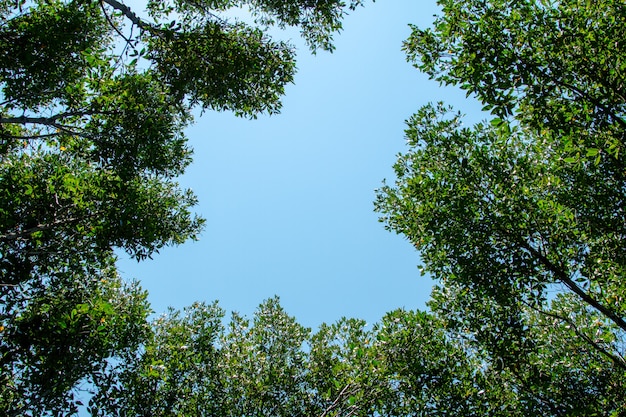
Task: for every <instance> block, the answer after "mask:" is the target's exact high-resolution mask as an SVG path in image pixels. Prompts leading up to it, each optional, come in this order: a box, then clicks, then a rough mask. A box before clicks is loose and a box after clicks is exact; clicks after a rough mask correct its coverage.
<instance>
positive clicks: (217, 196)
mask: <svg viewBox="0 0 626 417" xmlns="http://www.w3.org/2000/svg"><path fill="white" fill-rule="evenodd" d="M436 12H437V9H436V6H435V2H434V1H416V0H388V1H383V0H379V1H378V2H376V3H368V4H367V5H366V7H364V8H360V9H358V10H356V11H355V12H353V13H352V14H351V15H350V16H348V18H347V19H346V21H345V22H344V31H343V32H342V33H341V34H339V35H337V36H336V38H335V41H336V42H335V44H336V47H337V49H336V51H335V52H334V53H333V54H328V53H324V52H320V53H318V54H317V55H316V56H312V55H310V54H309V52H308V50H307V49H306V47H304V46H303V44H302V42H301V41H300V40H299V39H297V38H294V39H292V41H293V43H294V44H296V45H297V46H298V73H297V75H296V79H295V84H294V85H290V86H289V87H288V88H287V92H286V96H285V97H284V99H283V110H282V113H281V114H279V115H275V116H271V117H266V116H261V117H259V118H258V119H257V120H246V119H241V118H237V117H234V116H233V115H232V114H228V113H215V112H207V113H205V114H203V115H202V116H199V117H198V118H197V120H196V123H195V124H194V125H193V126H192V127H191V128H189V129H188V132H187V134H188V137H189V139H190V143H191V145H192V146H193V148H194V150H195V153H194V163H193V165H192V166H191V167H190V168H189V169H188V172H187V174H186V175H185V176H184V177H182V178H181V179H180V182H181V184H183V185H184V186H186V187H189V188H192V189H193V190H194V192H195V193H196V194H197V195H198V197H199V199H200V204H199V206H198V207H197V212H198V213H199V214H201V215H202V216H203V217H205V218H206V219H207V224H206V229H205V231H204V233H203V234H202V236H201V237H200V240H199V241H198V242H190V243H187V244H185V245H182V246H178V247H171V248H166V249H164V250H162V251H161V253H160V254H158V255H156V256H155V258H154V260H152V261H150V260H148V261H144V262H142V263H139V264H137V263H136V262H134V261H131V260H127V259H125V258H124V256H123V255H122V259H121V260H120V262H119V266H120V269H121V271H122V274H123V276H124V277H125V278H128V279H138V280H140V281H141V284H142V286H143V287H144V288H146V289H147V290H148V291H149V294H150V297H149V299H150V301H151V303H152V306H153V309H154V310H155V311H156V312H157V313H161V312H164V311H165V309H166V307H167V306H173V307H175V308H182V307H184V306H186V305H190V304H191V303H193V302H194V301H213V300H219V301H220V305H221V306H222V307H223V308H225V309H226V310H227V311H228V312H230V311H239V312H240V313H242V314H246V315H251V314H252V312H253V311H254V309H255V308H256V307H257V306H258V304H259V303H261V302H262V301H263V300H264V299H266V298H268V297H272V296H274V295H278V296H280V298H281V302H282V305H283V307H284V308H285V309H286V310H287V312H288V313H289V314H291V315H294V316H295V317H296V318H297V319H298V321H299V322H300V323H302V324H304V325H306V326H310V327H313V328H316V327H317V326H318V325H319V324H321V323H322V322H334V321H336V320H337V319H339V318H340V317H342V316H346V317H357V318H362V319H365V320H366V321H368V323H373V322H375V321H378V320H379V319H380V318H381V317H382V316H383V315H384V313H385V312H387V311H390V310H393V309H395V308H399V307H405V308H407V309H415V308H424V306H425V305H424V303H425V301H426V300H427V299H428V297H429V294H430V288H431V284H432V283H431V282H430V281H429V280H428V279H427V278H425V277H420V275H419V271H418V269H417V265H418V264H419V262H420V260H419V255H418V253H417V252H416V251H415V250H414V248H413V247H412V246H411V245H410V244H409V243H408V242H407V241H406V240H405V239H404V238H403V237H402V236H398V235H395V234H392V233H390V232H387V231H386V230H384V227H383V225H382V224H381V223H379V222H378V221H377V215H376V213H374V212H373V203H372V202H373V200H374V196H375V192H374V190H375V189H376V188H377V187H379V186H380V185H381V182H382V180H383V179H384V178H387V180H388V181H389V182H392V181H393V179H394V175H393V170H392V165H393V163H394V161H395V159H396V155H397V154H398V152H403V151H405V150H406V146H405V144H406V141H405V139H404V134H403V131H404V127H405V126H404V120H406V119H407V118H408V117H409V116H410V115H411V114H412V113H414V112H415V111H416V110H417V109H418V108H419V107H420V106H421V105H423V104H425V103H427V102H429V101H439V100H444V101H446V102H447V103H449V104H454V105H456V106H457V107H458V108H459V109H460V110H463V111H465V112H469V110H470V109H473V110H474V112H475V113H477V112H476V109H477V106H476V105H475V104H473V103H470V102H468V101H466V100H465V94H464V93H463V92H461V91H457V90H454V89H448V88H446V89H443V88H441V87H440V86H439V85H438V83H436V82H433V81H429V80H428V79H427V77H425V76H424V75H422V74H420V73H419V72H418V71H417V70H416V69H414V68H413V67H412V66H411V65H410V64H408V63H406V60H405V57H404V54H403V53H402V51H401V45H402V41H403V40H404V39H405V38H406V37H407V36H408V35H409V33H410V29H409V27H408V24H409V23H413V24H417V25H419V26H422V27H425V26H428V25H430V24H431V23H432V21H433V14H435V13H436ZM292 35H293V34H291V35H290V36H292Z"/></svg>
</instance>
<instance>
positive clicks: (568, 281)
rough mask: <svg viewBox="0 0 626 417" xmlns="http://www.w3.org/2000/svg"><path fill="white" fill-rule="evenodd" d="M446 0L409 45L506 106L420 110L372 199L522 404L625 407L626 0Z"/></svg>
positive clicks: (439, 72)
mask: <svg viewBox="0 0 626 417" xmlns="http://www.w3.org/2000/svg"><path fill="white" fill-rule="evenodd" d="M440 4H441V6H442V11H443V14H442V16H441V17H439V18H437V20H436V22H435V24H434V26H433V27H432V28H430V29H424V30H422V29H419V28H417V27H414V28H413V34H412V35H411V37H410V38H409V39H408V40H407V42H406V43H405V46H404V47H405V51H406V52H407V54H408V58H409V60H410V61H412V62H413V63H414V64H415V66H416V67H418V68H419V69H421V70H422V71H424V72H426V73H427V74H428V75H430V76H431V77H432V78H434V79H435V80H437V81H439V82H441V83H444V84H449V85H456V86H459V87H461V88H462V89H464V90H466V91H467V93H468V95H473V96H475V97H476V98H477V99H478V100H480V101H481V102H482V103H483V106H484V110H488V111H490V112H491V113H492V115H493V117H494V118H493V119H492V120H491V121H489V122H488V123H486V122H485V123H480V124H477V125H475V126H473V127H464V126H463V124H462V118H461V116H460V115H459V114H454V113H452V111H451V109H449V108H446V107H445V106H444V105H442V104H438V105H428V106H425V107H423V108H422V109H420V111H419V112H418V113H417V114H416V115H414V116H413V117H412V118H411V119H410V120H409V121H408V122H407V124H408V128H407V130H406V134H407V138H408V143H409V147H410V150H409V151H408V152H407V153H406V154H403V155H400V156H399V158H398V162H397V163H396V165H395V170H396V175H397V180H396V182H395V184H393V185H386V184H385V185H384V186H383V187H382V188H381V189H380V190H379V193H378V198H377V201H376V209H377V210H378V211H379V212H380V213H382V217H381V220H382V221H383V222H385V223H386V225H387V227H388V228H389V229H391V230H393V231H396V232H397V233H401V234H403V235H404V236H406V237H407V238H408V239H409V240H410V242H411V243H412V244H413V245H414V246H415V247H416V248H417V249H418V250H419V252H420V254H421V256H422V258H423V261H424V266H425V270H426V271H427V272H429V273H430V274H432V276H433V277H434V278H435V279H437V280H438V281H439V286H438V287H437V288H436V289H435V291H434V293H433V301H432V302H431V309H432V310H433V311H434V312H436V313H437V315H439V316H440V317H442V319H443V323H444V326H445V328H446V329H448V330H449V331H450V332H451V333H452V334H457V335H458V337H461V338H463V339H464V340H466V342H467V343H468V345H469V346H470V347H471V351H473V352H477V354H479V358H481V362H482V363H483V364H484V366H488V367H492V368H493V369H494V370H496V371H497V372H498V373H499V377H500V378H502V379H503V380H504V381H505V382H506V383H507V384H508V385H509V386H511V387H512V388H511V389H512V391H510V392H508V393H507V394H506V395H507V396H509V398H511V399H512V402H511V404H514V405H515V407H514V408H515V409H516V410H517V412H519V413H520V415H611V413H613V414H615V415H620V413H623V412H624V408H623V401H622V399H623V388H624V387H623V384H622V382H621V381H622V380H623V378H624V372H625V371H626V361H625V360H624V355H625V354H626V352H625V350H624V348H625V346H626V345H625V342H626V339H625V337H626V310H625V309H626V303H625V302H624V291H626V287H625V286H624V283H623V282H624V279H623V278H624V276H625V273H626V269H625V268H626V262H625V261H626V259H625V258H624V246H625V244H626V241H625V240H624V236H626V234H625V233H624V232H625V231H626V230H624V224H623V221H622V220H623V216H622V206H623V204H624V201H626V195H624V193H623V191H624V189H625V187H624V186H625V183H624V179H625V177H624V166H625V165H624V162H625V161H624V159H623V152H621V147H622V145H623V140H624V135H625V128H626V122H625V120H626V115H625V113H624V110H625V109H624V102H625V100H624V96H623V77H622V74H623V71H624V69H625V67H624V62H626V61H625V60H624V45H623V43H622V39H624V35H625V33H624V28H626V25H625V21H624V16H626V9H625V6H624V3H623V2H618V1H598V2H584V1H577V0H572V1H568V0H566V1H559V2H546V1H535V0H520V1H513V2H511V1H499V0H489V1H475V0H463V1H460V2H459V1H447V0H444V1H441V2H440ZM507 410H508V408H507ZM488 414H491V412H490V413H488Z"/></svg>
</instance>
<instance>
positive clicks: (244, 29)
mask: <svg viewBox="0 0 626 417" xmlns="http://www.w3.org/2000/svg"><path fill="white" fill-rule="evenodd" d="M134 4H136V3H133V6H132V7H134ZM360 4H361V1H360V0H354V1H351V2H350V3H349V4H346V3H344V2H342V1H338V0H331V1H315V2H311V1H302V0H294V1H269V0H248V1H230V0H227V1H204V0H200V1H193V0H189V1H187V0H172V1H148V2H147V3H145V4H142V5H141V6H142V7H145V10H144V11H141V12H135V11H134V10H133V9H131V4H130V3H126V2H124V1H118V0H99V1H85V0H53V1H48V0H45V1H44V0H35V1H26V0H18V1H8V0H0V364H1V376H0V380H1V385H2V388H0V390H1V393H2V395H1V397H2V399H1V400H0V410H1V411H0V413H1V414H3V415H43V414H45V413H52V414H65V413H71V412H72V411H73V410H75V409H76V405H77V401H78V400H76V399H74V396H73V392H74V389H75V388H76V387H77V386H78V384H80V383H81V381H83V380H85V378H87V380H89V379H91V380H93V379H94V378H96V377H98V375H100V374H101V371H102V368H103V367H106V366H105V365H106V363H107V360H109V359H110V358H114V357H117V356H119V355H121V354H122V353H123V352H124V350H125V349H129V350H131V351H132V350H135V349H136V348H138V346H140V345H141V340H142V338H143V336H142V335H143V332H144V330H145V327H146V326H147V324H146V322H145V320H146V317H147V316H148V314H150V308H149V305H148V303H147V302H146V300H145V295H144V294H143V292H142V291H141V290H140V289H139V288H137V286H134V285H127V284H124V283H123V281H122V280H121V278H120V277H119V276H118V274H117V272H116V270H115V252H114V251H115V250H123V251H126V252H127V253H128V254H129V255H131V256H133V257H134V258H136V259H137V260H142V259H144V258H146V257H150V256H152V254H154V253H155V252H158V250H159V249H160V248H162V247H163V246H165V245H172V244H180V243H182V242H184V241H186V240H188V239H195V238H197V236H198V234H199V233H200V231H201V229H202V225H203V219H201V218H199V217H197V216H195V215H194V214H193V212H192V211H193V206H194V205H195V204H196V197H195V196H194V195H193V193H192V192H191V191H190V190H186V189H183V188H181V187H180V186H179V185H178V184H177V182H176V177H177V176H179V175H180V174H182V173H183V172H184V170H185V168H186V167H187V166H188V164H189V163H190V161H191V154H192V150H191V149H190V147H189V146H188V145H187V140H186V137H185V135H184V129H185V127H186V126H188V125H189V123H190V122H191V121H192V117H191V111H192V109H193V108H194V107H199V108H200V109H202V110H220V111H221V110H228V111H233V112H235V113H236V114H238V115H241V116H246V117H254V115H256V114H258V113H260V112H265V113H270V114H271V113H277V112H278V111H279V110H280V97H281V95H282V94H283V93H284V87H285V85H286V84H288V83H290V82H292V81H293V75H294V72H295V62H294V50H293V48H292V46H290V45H289V44H287V43H285V42H281V41H277V40H273V39H272V38H271V37H270V36H269V35H268V29H269V28H270V27H271V26H278V27H286V26H297V27H299V28H300V30H301V31H302V35H303V37H304V39H305V40H306V41H307V43H308V44H309V46H310V47H311V49H312V50H313V51H315V50H316V49H323V50H332V36H333V34H334V33H336V32H337V31H339V30H340V29H341V20H342V18H343V17H344V16H345V14H346V13H347V12H348V11H349V10H351V9H354V8H356V7H357V6H359V5H360ZM232 8H247V9H249V10H250V12H251V16H252V17H253V18H254V22H252V23H249V24H247V23H244V22H242V21H237V20H234V19H229V18H228V16H229V13H228V12H229V10H231V9H232ZM130 335H132V336H130ZM85 340H88V342H85ZM67 358H71V360H68V359H67ZM92 382H93V381H92Z"/></svg>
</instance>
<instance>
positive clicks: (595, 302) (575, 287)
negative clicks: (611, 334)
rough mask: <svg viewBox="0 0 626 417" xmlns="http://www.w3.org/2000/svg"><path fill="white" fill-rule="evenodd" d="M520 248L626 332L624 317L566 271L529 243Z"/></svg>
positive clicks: (522, 243) (522, 244)
mask: <svg viewBox="0 0 626 417" xmlns="http://www.w3.org/2000/svg"><path fill="white" fill-rule="evenodd" d="M520 246H521V247H522V248H524V249H526V250H527V251H528V252H530V254H531V255H532V256H534V257H535V258H537V259H538V260H539V261H540V262H541V263H542V264H543V265H544V266H545V267H546V268H547V269H548V271H550V272H552V273H553V274H554V276H555V277H556V278H557V279H558V280H559V281H560V282H562V283H563V284H565V286H566V287H567V288H569V289H570V290H571V291H572V292H573V293H574V294H576V295H578V296H579V297H580V298H581V299H582V300H583V301H584V302H585V303H587V304H588V305H590V306H591V307H593V308H594V309H596V310H597V311H599V312H600V313H602V314H603V315H604V316H605V317H607V318H608V319H609V320H611V321H612V322H613V323H615V324H616V325H617V326H618V327H619V328H620V329H622V330H624V331H626V321H624V319H623V318H622V317H620V316H619V315H617V314H616V313H615V312H613V311H611V310H609V309H608V308H607V307H605V306H604V305H602V304H601V303H600V302H599V301H598V300H596V299H595V298H593V297H592V296H590V295H589V294H587V293H586V292H585V291H584V290H583V289H582V288H580V287H579V286H578V285H577V284H576V283H575V282H574V281H573V280H572V279H571V278H570V277H569V276H568V274H567V273H566V272H565V271H563V269H561V268H559V267H558V266H557V265H555V264H554V263H553V262H552V261H550V260H549V259H548V258H547V257H546V256H544V255H543V254H542V253H541V252H540V251H538V250H537V249H535V248H533V247H532V246H531V245H529V244H528V243H526V242H521V244H520Z"/></svg>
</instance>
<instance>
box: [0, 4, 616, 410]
mask: <svg viewBox="0 0 626 417" xmlns="http://www.w3.org/2000/svg"><path fill="white" fill-rule="evenodd" d="M360 4H361V1H358V0H354V1H352V2H351V3H350V4H345V3H344V2H341V1H339V0H328V1H314V2H312V1H309V0H306V1H305V0H292V1H271V0H247V1H243V0H242V1H202V0H197V1H196V0H171V1H164V2H162V1H149V2H148V3H147V4H146V5H145V7H146V10H145V11H144V12H135V11H134V10H132V9H131V7H132V5H130V4H127V3H124V2H120V1H117V0H100V1H89V0H82V1H72V0H68V1H43V0H41V1H39V0H35V1H28V2H27V1H25V0H23V1H18V2H15V1H8V0H0V17H1V19H2V20H1V23H0V43H1V46H2V48H0V89H1V90H0V91H1V100H2V101H1V102H0V106H1V109H0V158H1V159H0V366H1V368H0V370H1V374H0V382H1V385H0V412H1V413H2V414H3V415H8V416H23V415H25V416H35V415H68V414H73V413H76V412H77V410H78V407H80V406H81V405H83V404H82V402H81V398H79V397H78V396H77V395H76V394H77V392H78V390H79V388H80V387H81V386H83V387H85V388H84V389H85V390H87V391H89V394H90V395H89V401H88V404H84V405H85V407H87V408H88V411H89V412H90V413H91V414H92V415H96V416H109V415H120V416H165V415H225V416H261V415H262V416H267V415H276V416H312V415H315V416H321V417H330V416H379V415H385V416H398V417H400V416H407V415H412V416H450V415H468V416H484V415H489V416H520V417H521V416H528V415H542V416H564V415H565V416H574V415H585V416H612V417H618V416H622V415H626V405H625V403H624V398H625V397H626V383H625V382H624V381H626V359H625V357H624V356H625V355H626V350H625V349H626V302H625V297H626V285H625V284H624V280H623V278H624V274H625V271H626V254H625V252H624V247H625V246H626V245H625V244H626V241H625V239H626V226H625V224H624V212H623V210H624V202H625V201H626V199H625V195H624V192H625V191H624V190H626V183H625V178H626V177H625V175H626V171H625V169H624V168H625V162H626V161H625V160H624V158H625V157H624V152H623V149H622V147H623V146H624V141H625V138H626V129H625V128H626V109H625V107H624V106H625V102H626V96H625V95H624V94H625V93H624V79H625V78H624V74H625V73H626V57H625V56H624V39H626V36H625V35H626V33H625V32H626V4H624V3H623V1H617V0H594V1H581V0H560V1H550V0H460V1H459V0H440V1H439V4H440V6H441V15H440V16H439V17H438V18H437V19H436V20H435V22H434V25H433V26H432V27H430V28H427V29H421V28H418V27H413V28H412V34H411V36H410V37H409V39H408V40H407V41H406V42H405V44H404V49H405V51H406V53H407V56H408V59H409V61H410V62H412V63H413V64H414V65H415V66H416V67H417V68H418V69H420V70H421V71H423V72H425V73H427V74H428V75H429V76H430V77H431V78H432V79H434V80H436V81H439V82H440V83H443V84H447V85H452V86H457V87H460V88H462V89H464V90H465V91H466V92H467V94H468V95H471V96H473V97H475V98H476V99H478V100H479V101H480V102H481V103H482V104H483V106H484V110H485V111H488V112H490V115H489V116H488V119H487V120H486V121H484V122H481V123H478V124H476V125H474V126H470V127H467V126H464V125H463V116H462V115H461V114H459V113H457V112H455V111H454V109H452V108H449V107H447V106H446V105H445V104H443V103H436V104H429V105H426V106H424V107H422V108H421V109H419V111H418V112H417V113H416V114H415V115H413V116H412V117H411V118H410V119H409V120H408V121H407V129H406V136H407V139H408V146H409V150H408V151H407V152H406V153H404V154H401V155H399V156H398V161H397V163H396V165H395V172H396V177H397V178H396V180H395V181H394V182H393V183H392V184H384V185H383V187H382V188H381V189H380V190H378V194H377V200H376V203H375V204H376V210H377V211H378V212H379V213H380V214H381V220H382V221H383V222H384V223H385V224H386V226H387V227H388V228H389V229H390V230H393V231H395V232H397V233H400V234H402V235H404V236H405V237H406V238H407V239H408V240H409V241H410V242H411V244H412V245H414V246H415V247H416V248H417V250H418V251H419V253H420V255H421V257H422V260H423V268H424V273H428V274H430V275H431V276H432V277H433V278H434V279H435V280H436V281H437V285H436V287H435V288H434V290H433V293H432V300H431V302H430V303H429V311H422V312H420V311H405V310H396V311H392V312H389V313H388V314H387V315H385V317H383V318H382V319H381V320H380V322H378V323H376V324H374V325H373V326H371V327H370V326H368V325H367V324H366V323H365V322H363V321H362V320H358V319H349V318H342V319H340V320H338V321H337V322H335V323H332V324H323V325H322V326H320V328H319V329H318V330H317V331H315V332H313V331H312V330H311V329H308V328H305V327H304V326H302V325H300V324H299V323H298V322H297V321H296V320H295V318H293V317H291V316H289V315H288V314H287V313H286V312H285V311H284V309H283V308H282V307H281V305H280V302H279V300H278V298H273V299H269V300H266V301H265V302H263V303H262V304H261V305H260V306H259V308H258V310H257V312H256V313H255V315H254V316H253V317H252V318H251V319H248V318H246V317H243V316H241V315H239V314H233V315H232V316H231V317H230V319H229V320H225V313H224V311H223V310H222V309H221V308H220V307H219V305H218V304H217V302H216V303H213V304H206V303H200V302H199V303H196V304H194V305H192V306H190V307H188V308H186V309H184V310H182V311H179V310H175V309H170V310H169V311H168V312H166V313H165V314H163V315H161V316H159V317H157V318H155V319H150V314H151V313H152V312H151V310H150V306H149V303H148V302H147V298H146V297H147V295H146V293H145V292H144V291H143V290H142V289H141V288H140V287H139V286H138V285H137V284H131V283H126V282H125V281H124V280H123V279H122V278H121V277H120V276H119V274H118V272H117V270H116V267H115V260H116V258H115V250H124V251H126V252H127V253H128V254H130V255H131V256H133V257H135V258H136V259H138V260H141V259H144V258H146V257H150V256H152V255H153V254H154V253H156V252H158V250H159V249H160V248H162V247H163V246H165V245H171V244H178V243H182V242H184V241H185V240H187V239H194V238H196V237H197V236H198V234H199V233H200V231H201V229H202V224H203V220H202V219H200V218H198V217H196V216H195V215H194V214H193V213H192V210H193V206H194V204H195V203H196V198H195V196H194V195H193V193H191V191H189V190H185V189H182V188H181V187H180V186H179V185H178V184H177V183H176V177H177V176H178V175H180V174H181V173H183V172H184V170H185V168H186V166H188V164H189V163H190V161H191V149H190V148H189V147H188V145H187V141H186V138H185V136H184V128H185V127H186V126H187V125H188V124H189V123H190V122H191V120H192V117H191V112H192V109H193V108H194V107H196V106H197V107H199V108H201V109H202V110H229V111H234V112H235V113H236V114H238V115H240V116H246V117H254V115H255V114H257V113H259V112H267V113H276V112H278V111H279V109H280V96H281V95H282V94H283V92H284V86H285V85H286V84H287V83H289V82H291V81H292V80H293V73H294V71H295V64H294V60H293V58H294V56H293V51H292V48H291V47H290V46H289V45H287V44H285V43H283V42H280V41H275V40H272V39H271V38H270V37H269V36H268V35H267V30H268V28H269V27H270V26H272V25H275V26H278V27H286V26H298V27H299V28H300V29H301V30H302V35H303V37H304V39H305V40H306V41H307V42H308V44H309V45H310V47H311V48H312V49H313V50H315V49H316V48H321V49H326V50H328V49H332V34H333V33H335V32H336V31H338V30H339V29H341V19H342V17H343V16H344V15H345V13H346V12H347V11H348V10H350V9H353V8H355V7H357V6H359V5H360ZM235 7H249V9H250V11H251V16H252V18H253V19H254V23H249V24H248V23H244V22H242V21H236V20H231V19H228V12H229V10H230V9H231V8H235Z"/></svg>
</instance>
